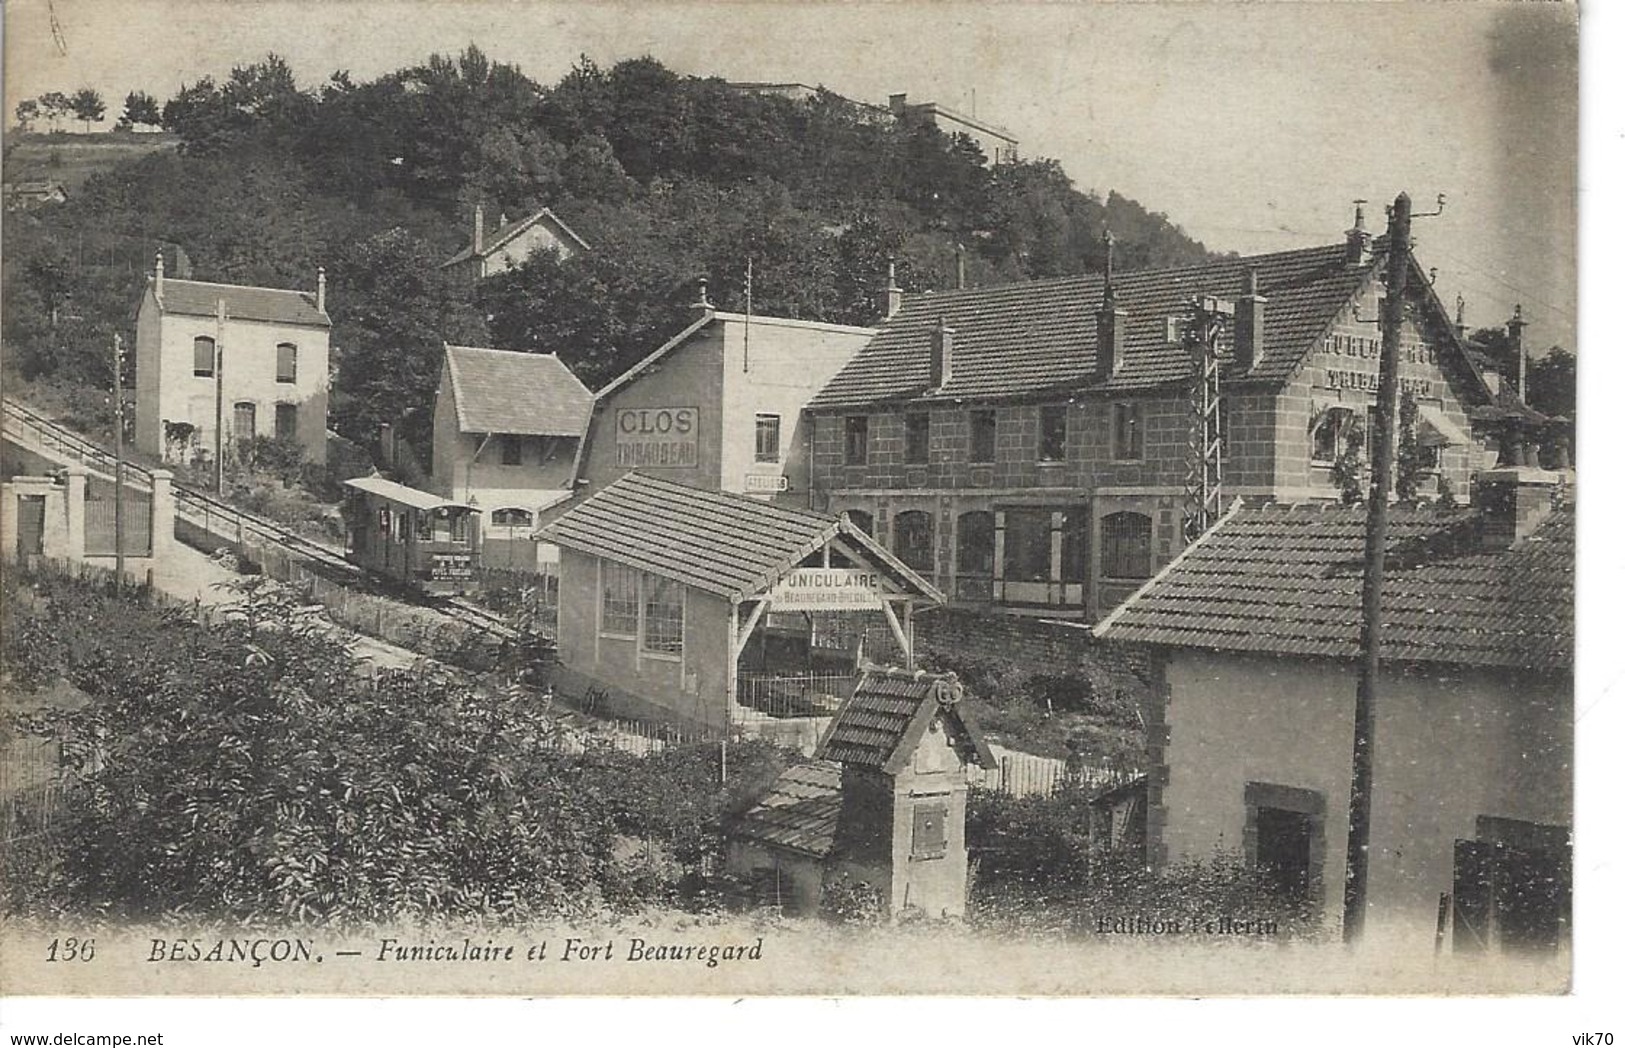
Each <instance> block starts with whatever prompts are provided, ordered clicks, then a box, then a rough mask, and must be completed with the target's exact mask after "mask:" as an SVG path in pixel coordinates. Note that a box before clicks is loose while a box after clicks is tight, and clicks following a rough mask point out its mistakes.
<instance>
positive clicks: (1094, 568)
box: [807, 220, 1489, 620]
mask: <svg viewBox="0 0 1625 1048" xmlns="http://www.w3.org/2000/svg"><path fill="white" fill-rule="evenodd" d="M1385 259H1386V245H1385V241H1384V240H1383V239H1382V238H1373V237H1372V236H1371V235H1370V234H1369V233H1367V232H1366V231H1365V229H1364V228H1363V223H1361V222H1360V221H1358V220H1357V221H1356V228H1354V229H1352V230H1350V231H1349V232H1348V234H1347V236H1346V239H1345V242H1344V243H1342V244H1333V245H1330V246H1326V247H1316V248H1307V249H1302V250H1295V251H1283V252H1277V253H1272V254H1266V255H1257V256H1253V257H1246V258H1226V259H1219V260H1216V261H1212V262H1208V263H1204V264H1200V265H1194V266H1184V267H1179V268H1174V269H1159V270H1144V271H1140V272H1134V273H1126V274H1119V275H1115V276H1113V275H1110V270H1109V267H1108V274H1107V275H1104V276H1100V275H1095V276H1084V277H1068V278H1062V279H1054V280H1042V281H1034V282H1031V283H1024V284H1013V285H1006V286H1000V287H983V288H969V289H964V290H957V291H946V292H937V293H933V294H925V295H920V296H916V297H913V298H911V299H910V300H909V301H907V302H906V303H903V304H902V306H901V309H900V310H898V311H897V312H896V313H895V315H893V316H892V317H891V318H890V319H889V320H888V321H887V322H886V323H885V324H884V325H883V326H882V327H881V329H880V331H879V332H878V333H877V334H876V336H875V337H874V339H873V340H872V341H871V342H870V343H869V344H868V345H867V346H865V347H864V349H863V351H862V352H861V353H859V354H858V355H857V356H856V357H855V358H854V359H853V360H852V362H851V363H850V364H849V365H847V366H846V367H845V368H843V369H842V370H841V372H840V373H839V374H838V375H836V376H835V378H834V379H832V380H831V381H830V383H829V384H828V385H827V386H825V387H824V389H823V390H821V391H820V392H819V394H818V395H817V396H816V397H814V398H813V399H812V401H811V402H810V403H809V404H808V407H807V413H808V415H809V418H810V419H811V427H812V431H813V436H812V440H813V456H812V461H813V469H812V484H813V489H814V500H813V508H815V509H821V510H825V511H828V512H840V511H844V512H847V513H849V514H850V515H851V517H852V519H853V520H854V521H856V522H857V523H859V524H860V526H862V527H864V528H866V529H868V530H870V533H871V534H873V535H874V536H875V537H876V538H877V539H879V540H880V541H881V542H882V543H883V544H885V545H887V546H888V547H889V548H890V549H891V550H892V551H893V552H895V553H896V554H897V555H898V556H899V557H900V558H901V559H902V560H903V561H904V562H905V563H907V564H908V565H909V566H910V567H912V568H914V569H916V570H917V571H919V572H920V573H921V574H923V575H925V576H926V577H928V578H931V579H933V580H934V582H935V583H936V585H937V586H938V587H939V588H940V589H942V590H944V591H945V592H946V593H948V594H949V595H950V598H951V599H952V600H953V601H954V602H955V603H956V604H958V605H961V606H968V607H971V608H997V609H1002V610H1005V611H1009V612H1015V613H1025V614H1041V615H1043V616H1045V617H1048V618H1068V617H1071V618H1078V619H1084V620H1093V619H1095V618H1098V617H1099V616H1101V615H1104V614H1105V613H1106V612H1107V611H1109V610H1110V609H1111V608H1112V607H1114V606H1115V605H1116V604H1118V603H1119V602H1121V601H1122V600H1123V599H1124V598H1125V597H1127V596H1128V595H1129V594H1131V593H1132V592H1133V591H1134V590H1135V589H1136V588H1137V587H1138V586H1140V585H1141V584H1142V583H1144V582H1145V580H1146V579H1148V578H1150V577H1151V576H1152V574H1153V573H1154V572H1155V571H1156V570H1157V569H1158V568H1159V567H1160V566H1162V565H1163V564H1166V563H1167V562H1168V561H1169V560H1170V559H1172V558H1173V556H1174V555H1175V554H1176V553H1178V552H1179V550H1180V549H1181V548H1182V547H1183V545H1184V537H1183V527H1182V524H1183V516H1184V511H1185V506H1186V503H1185V485H1186V476H1187V469H1188V467H1189V465H1190V451H1189V448H1190V445H1191V423H1192V419H1193V415H1194V411H1193V407H1192V397H1191V385H1192V375H1193V369H1194V366H1195V364H1194V360H1195V357H1194V355H1193V353H1192V350H1191V349H1190V348H1189V346H1188V344H1187V343H1186V340H1185V335H1184V332H1185V324H1186V319H1187V316H1188V311H1189V304H1190V303H1191V301H1192V300H1193V299H1195V298H1196V297H1198V296H1212V297H1215V298H1218V299H1221V300H1225V301H1229V302H1233V303H1234V320H1233V322H1231V323H1228V324H1227V325H1226V326H1225V327H1224V329H1223V331H1222V333H1221V335H1220V338H1219V347H1218V358H1219V360H1220V363H1221V368H1220V390H1221V393H1220V398H1219V411H1218V423H1219V435H1220V443H1221V446H1222V452H1223V456H1222V458H1223V461H1222V492H1223V493H1224V496H1225V498H1227V499H1228V498H1230V497H1231V496H1235V495H1261V496H1272V497H1276V498H1293V499H1304V498H1311V499H1333V498H1336V497H1338V495H1339V492H1340V490H1341V488H1340V483H1339V480H1340V477H1343V476H1346V475H1347V474H1348V472H1349V471H1351V470H1354V471H1357V469H1358V460H1359V457H1360V449H1361V447H1362V446H1363V443H1364V441H1365V439H1366V438H1367V436H1368V434H1369V431H1370V428H1371V427H1370V424H1369V422H1368V421H1367V420H1368V416H1369V415H1371V414H1372V412H1373V411H1374V405H1375V400H1376V378H1377V360H1378V350H1379V347H1380V341H1381V339H1380V334H1379V331H1378V328H1377V326H1376V324H1375V320H1376V318H1377V317H1378V315H1379V314H1378V309H1379V302H1380V300H1381V298H1382V297H1383V293H1384V292H1383V287H1384V285H1383V280H1382V271H1383V266H1384V263H1385ZM1409 286H1410V289H1411V290H1410V292H1409V294H1410V297H1411V299H1412V302H1411V307H1412V308H1411V309H1410V310H1409V312H1408V318H1407V320H1406V323H1405V330H1404V335H1403V340H1402V343H1403V348H1402V351H1401V353H1400V371H1401V386H1402V389H1403V391H1404V393H1405V394H1406V395H1407V397H1408V398H1410V400H1411V402H1412V403H1414V405H1415V408H1416V411H1415V413H1414V416H1413V418H1414V422H1413V425H1414V434H1415V437H1416V441H1417V446H1418V455H1419V456H1420V458H1421V459H1422V462H1421V468H1422V469H1423V470H1424V471H1425V472H1424V477H1423V480H1424V482H1425V484H1424V486H1426V487H1430V488H1432V489H1434V490H1436V491H1437V490H1440V489H1444V490H1448V491H1450V492H1452V493H1453V494H1454V496H1455V497H1457V498H1465V497H1466V496H1467V493H1468V491H1467V489H1468V481H1469V476H1470V471H1471V470H1472V469H1473V468H1474V467H1475V465H1476V462H1475V458H1476V456H1477V455H1478V451H1477V449H1476V448H1475V447H1474V446H1473V444H1472V441H1471V438H1470V437H1469V436H1468V435H1467V431H1468V422H1467V410H1468V408H1469V407H1471V406H1473V405H1477V404H1482V403H1487V402H1488V399H1489V393H1488V391H1487V390H1486V388H1485V386H1484V384H1483V381H1482V380H1481V379H1480V377H1479V376H1478V374H1477V372H1476V371H1475V370H1474V368H1473V365H1472V364H1471V362H1470V361H1469V360H1468V359H1467V357H1466V355H1465V353H1464V350H1463V347H1462V344H1461V342H1460V340H1459V339H1458V337H1457V335H1456V333H1455V330H1454V327H1453V326H1452V324H1451V322H1450V317H1449V316H1448V315H1447V314H1446V312H1445V311H1444V309H1443V307H1442V306H1441V305H1440V303H1439V302H1438V300H1437V298H1436V297H1435V296H1434V294H1433V292H1432V290H1431V288H1430V286H1429V284H1428V280H1427V278H1426V276H1425V275H1424V274H1423V273H1422V272H1421V271H1420V270H1419V269H1418V270H1417V271H1416V272H1414V273H1413V274H1412V279H1411V280H1410V282H1409Z"/></svg>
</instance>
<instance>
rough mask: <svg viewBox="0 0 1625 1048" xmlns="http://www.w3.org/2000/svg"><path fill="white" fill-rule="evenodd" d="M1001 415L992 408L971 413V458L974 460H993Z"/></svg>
mask: <svg viewBox="0 0 1625 1048" xmlns="http://www.w3.org/2000/svg"><path fill="white" fill-rule="evenodd" d="M998 435H999V416H998V414H997V413H995V412H994V411H992V410H990V409H985V408H984V409H979V410H977V411H972V412H971V413H970V460H971V461H972V462H978V463H980V462H992V461H993V451H994V448H995V447H996V446H997V443H998Z"/></svg>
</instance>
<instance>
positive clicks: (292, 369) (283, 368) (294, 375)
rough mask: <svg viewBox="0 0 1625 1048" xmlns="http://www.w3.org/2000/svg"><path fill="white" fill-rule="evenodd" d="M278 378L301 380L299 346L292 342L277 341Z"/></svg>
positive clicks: (282, 379)
mask: <svg viewBox="0 0 1625 1048" xmlns="http://www.w3.org/2000/svg"><path fill="white" fill-rule="evenodd" d="M276 380H277V381H278V382H297V381H298V380H299V347H298V346H296V345H294V344H293V343H292V342H279V343H277V347H276Z"/></svg>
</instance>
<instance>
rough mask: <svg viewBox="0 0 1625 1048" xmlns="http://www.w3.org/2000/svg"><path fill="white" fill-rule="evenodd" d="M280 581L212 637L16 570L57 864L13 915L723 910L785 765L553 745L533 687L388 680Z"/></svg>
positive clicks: (19, 888)
mask: <svg viewBox="0 0 1625 1048" xmlns="http://www.w3.org/2000/svg"><path fill="white" fill-rule="evenodd" d="M279 594H280V591H279V590H277V589H275V588H272V587H267V586H264V585H263V584H256V585H250V586H246V587H244V588H243V590H242V592H241V593H240V594H239V597H240V600H239V602H238V604H237V605H236V606H235V609H234V611H233V612H232V613H231V614H230V615H229V616H228V617H227V618H226V619H225V620H224V621H222V622H220V623H219V624H218V625H216V626H213V627H209V628H203V627H199V626H197V625H196V624H194V623H193V622H192V621H191V620H190V618H189V617H187V616H185V615H181V614H177V613H175V612H172V611H165V610H161V609H157V608H153V607H149V606H146V605H145V604H143V603H141V602H140V600H139V599H138V598H136V597H133V596H131V595H130V594H129V593H124V594H118V593H114V592H111V591H109V590H108V589H107V588H105V587H104V586H103V585H101V584H98V583H95V582H90V581H86V580H83V579H76V578H70V577H66V576H61V575H53V574H50V573H28V572H23V571H8V572H7V574H6V576H5V592H4V598H5V599H4V602H3V605H0V607H3V620H0V640H3V652H4V656H5V666H6V672H7V678H8V679H7V680H6V687H7V688H8V689H12V690H14V691H15V692H16V693H18V694H26V693H29V692H30V691H32V690H33V689H36V688H40V687H44V686H46V685H47V684H49V683H50V682H52V681H55V680H58V679H60V680H65V681H67V682H69V683H71V684H72V685H73V686H75V687H76V688H78V689H79V690H80V691H82V692H83V694H84V695H85V696H87V697H88V701H87V702H85V703H84V704H83V705H82V706H80V707H79V708H73V709H69V708H61V707H55V708H51V707H47V708H40V709H36V710H33V711H30V712H28V713H26V714H23V715H21V718H20V719H21V726H22V727H23V728H25V729H26V730H28V731H31V732H34V733H37V734H43V735H46V736H49V737H52V738H55V739H57V740H59V741H60V743H61V745H62V750H63V754H64V759H65V761H66V764H67V766H68V775H69V781H70V787H69V789H68V790H67V802H68V806H67V810H66V812H64V813H62V814H61V815H59V816H58V817H57V819H56V821H55V823H54V826H53V832H52V834H51V835H50V837H49V841H50V845H51V846H50V848H49V849H48V850H45V851H43V852H41V851H40V850H39V849H36V851H35V852H34V853H30V854H28V855H26V856H23V855H19V854H15V853H14V854H12V855H8V856H7V870H6V882H7V885H8V896H7V901H8V904H9V906H10V908H11V910H12V912H14V913H22V914H31V915H38V916H45V915H63V916H69V915H71V916H74V917H90V916H102V917H108V918H111V919H129V920H154V919H166V918H176V919H225V920H233V921H238V922H288V921H308V922H363V921H364V922H382V921H397V920H403V919H424V920H437V919H443V920H461V919H490V920H497V921H516V922H517V921H524V920H529V919H541V918H552V917H572V916H585V915H593V914H600V913H607V912H613V911H616V910H628V909H636V908H638V907H641V906H645V905H648V904H650V903H651V902H660V903H668V904H672V905H683V904H687V903H689V902H691V901H693V900H696V899H703V898H705V897H706V892H705V889H706V886H707V884H708V883H709V881H708V878H709V876H710V875H711V874H713V873H714V872H715V870H716V867H717V862H716V857H717V856H718V855H719V854H720V848H721V838H720V820H721V818H722V816H723V815H724V814H725V813H727V812H729V811H731V810H734V809H737V808H738V807H739V806H740V805H741V804H742V803H744V801H743V799H742V798H743V797H745V796H746V795H747V793H748V792H750V791H755V790H759V789H760V786H761V783H762V782H763V781H764V780H765V779H767V778H770V777H771V776H772V775H774V774H776V773H777V771H778V770H780V769H782V768H783V767H784V765H785V761H786V757H785V756H784V755H783V754H781V753H780V752H779V751H777V750H775V749H774V748H772V747H770V746H766V745H751V744H747V745H736V746H733V747H730V752H729V754H728V762H729V771H730V777H729V783H728V785H727V786H722V785H720V784H719V775H718V771H719V768H718V763H719V761H720V759H721V755H720V753H719V752H718V751H717V747H716V746H715V745H710V746H694V747H676V748H672V749H671V750H668V751H667V752H665V753H663V754H661V755H659V756H657V757H654V758H649V759H638V758H634V757H630V756H626V755H623V754H619V753H616V752H613V751H610V750H608V749H601V748H597V747H592V746H589V747H587V749H586V751H585V752H584V753H574V754H572V753H570V752H568V748H560V747H558V746H555V745H553V744H552V743H553V740H554V737H555V735H556V732H557V731H558V730H559V727H558V724H557V722H555V720H554V719H553V718H552V716H551V714H550V711H549V710H548V709H547V708H546V705H545V704H543V703H538V702H537V701H535V699H534V697H533V696H532V695H531V694H530V693H528V692H526V691H524V690H523V689H476V688H475V687H474V686H472V685H471V684H470V683H469V682H468V681H466V680H465V679H462V678H459V677H456V676H452V675H450V674H447V673H445V672H442V671H439V670H437V669H435V668H434V667H432V666H430V665H428V664H423V665H420V666H418V667H416V668H414V669H413V670H412V671H410V672H389V671H383V672H379V673H378V674H377V675H376V676H373V677H369V676H364V675H362V674H360V673H359V672H358V671H357V668H356V664H355V662H354V660H353V659H351V658H350V656H349V654H348V653H347V651H346V649H345V645H344V644H343V643H342V642H341V641H340V640H339V639H337V638H336V637H335V635H334V634H333V633H332V632H331V631H329V630H327V629H325V628H322V627H321V626H320V624H319V623H318V622H317V621H315V620H313V619H312V618H310V617H309V616H308V615H303V614H301V613H299V612H298V611H297V610H296V609H295V607H294V605H293V603H292V602H291V601H289V600H287V599H285V598H284V597H282V596H280V595H279Z"/></svg>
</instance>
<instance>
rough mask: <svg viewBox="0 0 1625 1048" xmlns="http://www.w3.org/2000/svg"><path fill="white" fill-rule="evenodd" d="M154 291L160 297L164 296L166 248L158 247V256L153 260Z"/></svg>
mask: <svg viewBox="0 0 1625 1048" xmlns="http://www.w3.org/2000/svg"><path fill="white" fill-rule="evenodd" d="M152 293H153V294H155V295H157V296H158V297H159V298H163V297H164V249H163V248H159V249H158V257H157V258H155V259H153V261H152Z"/></svg>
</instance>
